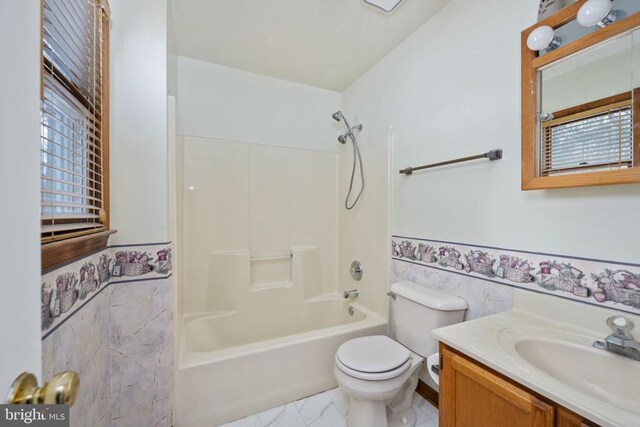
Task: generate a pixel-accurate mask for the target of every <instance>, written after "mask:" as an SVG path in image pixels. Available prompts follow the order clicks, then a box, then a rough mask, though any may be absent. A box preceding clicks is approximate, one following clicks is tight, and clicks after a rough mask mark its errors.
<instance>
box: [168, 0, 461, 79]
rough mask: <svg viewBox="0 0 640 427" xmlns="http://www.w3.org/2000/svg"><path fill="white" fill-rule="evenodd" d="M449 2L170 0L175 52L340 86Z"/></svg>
mask: <svg viewBox="0 0 640 427" xmlns="http://www.w3.org/2000/svg"><path fill="white" fill-rule="evenodd" d="M449 1H450V0H405V1H404V3H403V4H401V5H400V6H399V7H398V9H397V10H396V11H395V12H394V13H393V14H392V15H385V14H383V13H380V12H378V11H376V10H374V9H373V8H372V7H370V6H367V5H365V4H363V2H362V1H361V0H170V2H171V9H172V15H173V21H174V29H175V34H176V41H177V43H176V44H177V46H176V49H177V52H175V53H177V54H179V55H181V56H187V57H191V58H195V59H199V60H202V61H207V62H213V63H216V64H221V65H225V66H228V67H233V68H239V69H242V70H246V71H251V72H254V73H259V74H263V75H267V76H272V77H276V78H280V79H285V80H290V81H295V82H299V83H304V84H308V85H312V86H317V87H321V88H325V89H330V90H335V91H342V90H344V89H345V88H346V87H348V86H349V85H350V84H351V83H352V82H353V81H355V80H356V79H357V78H358V77H359V76H361V75H362V74H363V73H364V72H365V71H367V70H368V69H369V68H370V67H371V66H372V65H374V64H375V63H376V62H378V61H379V60H380V59H381V58H382V57H384V56H385V55H386V54H387V53H388V52H389V51H390V50H392V49H393V48H394V47H395V46H397V45H398V44H400V42H402V41H403V40H404V39H406V38H407V37H408V36H409V35H410V34H411V33H413V32H414V31H415V30H417V29H418V27H420V26H421V25H422V24H423V23H425V22H426V21H427V20H428V19H429V18H431V17H432V16H434V15H435V14H436V13H437V12H438V11H439V10H440V9H441V8H442V7H444V5H445V4H447V3H448V2H449Z"/></svg>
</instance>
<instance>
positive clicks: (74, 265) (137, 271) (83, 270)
mask: <svg viewBox="0 0 640 427" xmlns="http://www.w3.org/2000/svg"><path fill="white" fill-rule="evenodd" d="M127 249H130V250H127ZM154 260H155V261H154ZM114 266H118V267H119V269H120V270H121V272H122V276H113V275H112V273H113V268H114ZM171 275H172V263H171V243H170V242H166V243H146V244H137V245H136V244H131V245H114V246H108V247H107V248H105V249H103V250H100V251H96V252H94V253H92V254H90V255H88V256H85V257H83V258H80V259H76V260H74V261H71V262H69V263H66V264H64V265H61V266H58V267H56V268H55V269H52V270H49V271H47V272H45V273H43V274H42V276H41V283H42V285H41V294H40V295H41V296H40V298H41V299H40V306H41V330H42V339H43V340H44V339H45V338H46V337H48V336H49V335H50V334H51V333H52V332H53V331H55V330H56V329H57V328H58V327H59V326H60V325H62V324H63V323H65V322H66V321H67V320H68V319H70V318H71V317H73V316H74V315H75V313H77V312H78V311H79V310H81V309H82V308H83V307H84V306H86V305H87V304H88V303H89V302H90V301H91V300H93V299H94V298H95V297H96V296H98V295H99V294H100V293H101V292H102V291H103V290H104V289H106V288H107V287H109V286H110V285H112V284H113V285H117V284H121V283H122V284H124V283H134V282H145V281H151V280H164V279H167V278H169V277H171Z"/></svg>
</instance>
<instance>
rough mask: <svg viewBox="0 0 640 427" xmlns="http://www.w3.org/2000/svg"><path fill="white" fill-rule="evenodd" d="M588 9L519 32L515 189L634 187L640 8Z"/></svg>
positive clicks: (638, 168) (639, 171) (616, 4)
mask: <svg viewBox="0 0 640 427" xmlns="http://www.w3.org/2000/svg"><path fill="white" fill-rule="evenodd" d="M594 3H599V4H596V6H602V5H603V4H604V6H605V7H608V6H607V4H606V3H603V2H602V1H601V0H597V1H594V0H590V1H589V0H577V1H575V2H573V3H571V4H570V5H569V6H567V7H565V8H563V9H561V10H559V11H558V12H556V13H554V14H553V15H551V16H549V17H547V18H545V19H543V20H542V21H540V22H538V23H537V24H536V25H533V26H531V27H529V28H527V29H526V30H524V31H523V32H522V39H521V43H522V190H539V189H554V188H567V187H584V186H595V185H610V184H629V183H640V2H638V1H637V0H613V1H612V2H611V12H610V14H609V15H607V18H606V19H604V18H603V19H602V20H601V21H599V22H598V23H597V24H596V25H593V26H586V25H585V18H584V12H585V9H587V8H589V7H591V6H593V5H594ZM585 5H586V6H585ZM583 6H584V8H583ZM581 8H583V9H582V12H581V15H582V16H581V20H578V19H577V18H578V14H579V12H580V10H581ZM609 18H611V19H609ZM536 30H537V31H536ZM534 31H536V32H535V33H534ZM532 33H533V35H532ZM538 34H541V36H540V37H538ZM530 36H531V37H530ZM543 45H544V46H545V47H544V48H540V46H543ZM532 46H533V47H532ZM538 48H540V49H539V50H536V49H538Z"/></svg>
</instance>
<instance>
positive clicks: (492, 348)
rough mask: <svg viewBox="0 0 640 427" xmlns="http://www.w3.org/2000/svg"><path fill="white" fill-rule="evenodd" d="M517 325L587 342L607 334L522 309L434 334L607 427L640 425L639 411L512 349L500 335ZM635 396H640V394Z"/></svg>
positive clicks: (465, 352)
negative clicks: (618, 404)
mask: <svg viewBox="0 0 640 427" xmlns="http://www.w3.org/2000/svg"><path fill="white" fill-rule="evenodd" d="M514 328H521V329H522V330H524V331H526V330H532V328H533V329H536V330H544V331H547V332H546V333H551V334H553V333H556V332H557V333H558V334H559V335H561V334H563V333H569V334H575V335H576V336H580V337H581V338H582V339H584V340H585V341H586V342H593V341H595V340H597V339H599V340H601V339H603V338H604V335H598V334H597V333H594V332H588V331H585V330H584V329H578V328H576V327H574V326H572V325H571V324H568V323H563V322H560V321H555V320H550V319H548V318H543V317H538V316H536V315H533V314H531V313H529V312H525V311H522V310H519V309H514V310H511V311H508V312H504V313H500V314H495V315H492V316H487V317H483V318H480V319H475V320H472V321H469V322H464V323H459V324H456V325H452V326H447V327H444V328H439V329H435V330H433V336H434V337H435V338H437V339H438V340H439V341H441V342H443V343H445V344H447V345H448V346H450V347H452V348H454V349H456V350H458V351H460V352H462V353H464V354H466V355H468V356H470V357H471V358H473V359H475V360H477V361H478V362H480V363H482V364H484V365H486V366H489V367H490V368H492V369H494V370H496V371H498V372H500V373H501V374H503V375H505V376H507V377H509V378H511V379H512V380H514V381H516V382H518V383H520V384H522V385H524V386H525V387H528V388H530V389H531V390H534V391H536V392H537V393H539V394H541V395H543V396H545V397H547V398H549V399H550V400H552V401H554V402H556V403H558V404H560V405H562V406H564V407H565V408H568V409H570V410H572V411H573V412H575V413H577V414H580V415H582V416H583V417H585V418H587V419H589V420H591V421H593V422H595V423H598V424H600V425H602V426H603V427H609V426H624V427H638V426H640V416H639V415H638V414H634V413H632V412H629V411H626V410H623V409H620V408H617V407H616V406H614V405H612V404H610V403H608V402H605V401H602V400H601V399H596V398H595V397H594V396H592V395H589V394H586V393H583V392H581V391H580V390H578V389H576V388H575V387H572V386H570V385H568V384H565V383H563V382H561V381H559V380H557V379H555V378H554V377H552V376H551V375H549V374H547V373H545V372H543V371H541V370H538V369H537V368H535V367H534V366H533V365H531V364H529V363H527V362H526V361H525V360H524V359H522V358H521V357H519V356H518V355H517V354H516V353H515V352H513V351H510V350H509V349H508V348H507V347H508V346H505V344H504V341H503V340H501V339H500V336H501V334H502V336H503V337H504V335H505V331H507V330H513V329H514ZM620 357H621V356H620ZM638 363H640V362H638ZM638 383H639V389H640V378H638ZM633 398H636V399H640V395H637V396H634V397H633Z"/></svg>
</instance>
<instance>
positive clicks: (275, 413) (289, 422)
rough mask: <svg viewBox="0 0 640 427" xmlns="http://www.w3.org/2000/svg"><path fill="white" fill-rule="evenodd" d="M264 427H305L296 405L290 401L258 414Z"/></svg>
mask: <svg viewBox="0 0 640 427" xmlns="http://www.w3.org/2000/svg"><path fill="white" fill-rule="evenodd" d="M258 418H260V423H262V427H305V424H304V421H302V418H301V417H300V414H299V413H298V410H297V409H296V405H294V404H293V403H288V404H286V405H283V406H280V407H278V408H273V409H269V410H268V411H264V412H261V413H259V414H258Z"/></svg>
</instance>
